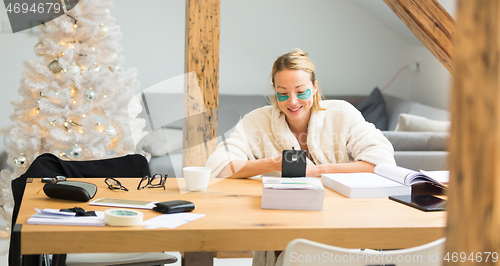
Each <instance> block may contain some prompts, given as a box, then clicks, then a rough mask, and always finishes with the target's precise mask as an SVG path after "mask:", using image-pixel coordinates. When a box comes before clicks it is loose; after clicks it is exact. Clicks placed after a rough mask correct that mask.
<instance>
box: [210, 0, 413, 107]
mask: <svg viewBox="0 0 500 266" xmlns="http://www.w3.org/2000/svg"><path fill="white" fill-rule="evenodd" d="M293 48H302V49H303V50H305V51H306V52H308V53H309V56H310V58H311V59H312V60H313V62H314V63H315V64H316V68H317V79H318V80H319V82H320V84H321V86H322V89H323V93H324V94H368V93H369V92H370V91H371V90H372V89H373V88H374V87H375V86H379V87H383V86H384V85H385V84H386V83H387V82H388V81H389V80H390V78H392V76H393V75H394V74H395V73H396V72H397V71H398V70H399V69H400V68H401V67H402V66H404V65H406V64H408V63H410V60H409V58H410V56H409V54H408V51H409V50H408V49H409V48H410V46H409V45H408V44H407V43H406V42H405V41H404V40H402V39H401V38H400V37H399V36H398V35H397V34H395V33H394V32H392V31H390V30H388V29H387V27H385V26H384V25H383V24H382V23H380V22H379V21H377V20H375V19H374V18H373V17H372V16H370V15H369V14H368V13H367V12H366V11H365V10H363V9H361V8H359V7H358V6H357V5H356V4H354V3H353V2H352V1H350V0H336V1H318V0H310V1H303V0H290V1H266V0H255V1H224V0H223V1H222V3H221V44H220V92H221V93H235V94H262V93H263V92H264V91H265V90H266V88H267V86H268V79H269V75H270V73H271V68H272V64H273V62H274V60H275V59H276V57H278V56H279V55H281V54H283V53H286V52H288V51H290V50H291V49H293ZM409 82H410V81H409V77H408V75H406V74H405V75H402V76H401V77H400V78H399V79H398V80H396V81H395V82H394V84H393V86H392V87H390V88H389V89H388V91H387V92H389V93H392V94H395V95H400V96H403V97H409V95H410V93H409V87H410V84H409Z"/></svg>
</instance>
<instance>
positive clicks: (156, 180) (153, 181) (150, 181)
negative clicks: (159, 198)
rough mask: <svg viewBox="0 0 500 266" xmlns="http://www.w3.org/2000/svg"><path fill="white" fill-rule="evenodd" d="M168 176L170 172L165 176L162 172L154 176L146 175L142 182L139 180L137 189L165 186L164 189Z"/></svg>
mask: <svg viewBox="0 0 500 266" xmlns="http://www.w3.org/2000/svg"><path fill="white" fill-rule="evenodd" d="M167 177H168V174H165V176H164V177H162V176H161V174H154V175H153V176H152V177H149V176H145V177H143V178H142V179H141V182H139V185H138V186H137V190H141V189H143V188H146V187H148V188H157V187H163V189H165V183H167Z"/></svg>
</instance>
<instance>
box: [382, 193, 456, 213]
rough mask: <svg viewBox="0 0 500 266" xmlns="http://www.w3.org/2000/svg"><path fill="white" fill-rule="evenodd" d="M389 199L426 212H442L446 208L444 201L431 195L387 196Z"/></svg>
mask: <svg viewBox="0 0 500 266" xmlns="http://www.w3.org/2000/svg"><path fill="white" fill-rule="evenodd" d="M389 199H391V200H394V201H397V202H399V203H402V204H405V205H408V206H410V207H413V208H417V209H419V210H421V211H426V212H428V211H444V210H445V207H446V200H444V199H441V198H438V197H435V196H433V195H404V196H389Z"/></svg>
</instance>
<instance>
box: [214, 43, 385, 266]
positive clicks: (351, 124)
mask: <svg viewBox="0 0 500 266" xmlns="http://www.w3.org/2000/svg"><path fill="white" fill-rule="evenodd" d="M271 80H272V87H273V97H272V100H271V102H272V105H270V106H265V107H262V108H259V109H256V110H254V111H252V112H250V113H248V114H247V115H245V117H243V119H242V120H241V121H240V122H239V123H238V124H237V125H236V128H235V131H234V132H233V133H232V134H231V135H230V137H229V138H228V139H227V141H225V142H221V143H220V144H219V146H218V147H217V149H216V150H215V152H214V153H213V154H212V155H210V157H209V158H208V160H207V162H206V165H207V166H208V167H210V168H212V177H227V178H248V177H252V176H256V175H261V174H279V173H278V172H279V171H281V154H282V151H283V150H291V149H301V150H306V151H307V167H306V176H309V177H320V176H321V174H322V173H348V172H373V170H374V168H375V166H376V165H377V164H379V163H390V164H395V161H394V150H393V148H392V145H391V143H390V142H389V141H388V140H387V139H386V138H385V137H384V136H383V135H382V133H381V132H380V131H379V130H378V129H376V128H375V126H374V125H373V124H371V123H368V122H366V121H365V119H364V118H363V116H362V115H361V113H360V112H359V111H358V110H356V108H354V107H353V106H352V105H351V104H349V103H347V102H345V101H341V100H327V101H326V100H325V101H322V100H321V93H320V88H319V85H318V81H317V80H316V71H315V66H314V64H313V63H312V62H311V60H310V59H309V57H308V55H307V54H306V53H305V52H304V51H302V50H301V49H295V50H293V51H291V52H289V53H287V54H284V55H282V56H280V57H278V59H277V60H276V61H275V62H274V64H273V68H272V72H271ZM273 172H276V173H273ZM281 261H282V259H279V260H278V264H280V263H281ZM275 262H276V257H275V252H274V251H269V252H265V251H260V252H254V265H274V263H275Z"/></svg>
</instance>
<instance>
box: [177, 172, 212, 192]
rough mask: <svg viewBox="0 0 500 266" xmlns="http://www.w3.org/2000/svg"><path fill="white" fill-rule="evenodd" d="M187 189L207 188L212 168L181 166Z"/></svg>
mask: <svg viewBox="0 0 500 266" xmlns="http://www.w3.org/2000/svg"><path fill="white" fill-rule="evenodd" d="M182 172H183V174H184V179H185V180H186V188H187V190H188V191H205V190H207V186H208V180H209V179H210V173H211V172H212V170H211V169H210V168H208V167H197V166H189V167H184V168H182Z"/></svg>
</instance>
